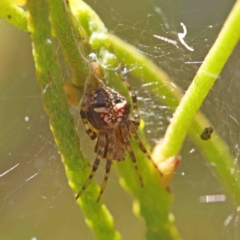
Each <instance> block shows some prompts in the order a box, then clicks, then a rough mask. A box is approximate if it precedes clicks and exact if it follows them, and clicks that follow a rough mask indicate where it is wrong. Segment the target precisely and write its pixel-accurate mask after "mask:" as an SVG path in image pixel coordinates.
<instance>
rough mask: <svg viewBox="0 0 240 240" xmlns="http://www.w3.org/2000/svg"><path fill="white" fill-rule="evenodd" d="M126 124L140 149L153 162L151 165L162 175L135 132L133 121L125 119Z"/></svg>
mask: <svg viewBox="0 0 240 240" xmlns="http://www.w3.org/2000/svg"><path fill="white" fill-rule="evenodd" d="M127 124H128V128H129V131H130V132H131V133H132V134H133V136H134V138H135V139H136V141H137V143H138V145H139V147H140V149H141V151H142V152H143V153H144V154H145V156H146V157H147V158H148V159H149V160H150V162H151V163H152V164H153V166H154V167H155V169H156V171H157V172H158V173H159V174H160V176H163V174H162V172H161V171H160V169H159V168H158V166H157V164H156V163H155V162H154V161H153V159H152V157H151V156H150V154H149V153H148V151H147V149H146V148H145V147H144V145H143V143H142V141H141V139H140V138H139V136H138V134H137V130H136V128H135V125H134V122H133V121H131V120H130V121H127Z"/></svg>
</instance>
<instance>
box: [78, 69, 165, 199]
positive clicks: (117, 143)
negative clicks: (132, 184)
mask: <svg viewBox="0 0 240 240" xmlns="http://www.w3.org/2000/svg"><path fill="white" fill-rule="evenodd" d="M118 73H119V75H120V77H121V78H122V80H123V82H124V83H125V84H126V86H127V88H128V90H129V92H130V94H131V98H132V101H133V110H134V120H133V119H131V117H130V103H129V102H128V101H127V99H126V98H125V97H123V96H122V95H120V94H119V93H118V92H116V91H114V90H113V89H111V88H109V87H101V88H97V89H95V90H94V91H93V92H90V91H89V89H90V85H88V86H87V88H86V92H85V95H84V97H83V103H82V108H81V112H80V115H81V118H82V120H83V123H84V126H85V128H86V132H87V134H88V135H89V136H90V138H91V139H92V140H94V139H96V138H97V143H96V146H95V149H94V151H95V152H96V154H97V156H96V159H95V161H94V164H93V167H92V171H91V173H90V175H89V178H88V179H87V181H86V183H85V184H84V186H83V187H82V190H81V191H80V192H79V193H78V195H77V196H76V199H77V198H79V197H80V195H81V194H82V193H83V192H84V190H85V189H86V187H87V186H88V184H89V183H90V181H91V179H92V178H93V175H94V173H95V172H96V170H97V168H98V166H99V163H100V161H102V160H103V161H106V173H105V178H104V181H103V184H102V187H101V191H100V194H99V196H98V199H97V201H99V199H100V198H101V195H102V193H103V191H104V189H105V186H106V183H107V180H108V176H109V173H110V169H111V165H112V161H113V160H117V161H122V160H124V159H125V153H126V151H127V152H128V153H129V155H130V157H131V159H132V162H133V164H134V167H135V169H136V172H137V174H138V178H139V180H140V183H141V186H143V181H142V177H141V174H140V172H139V169H138V165H137V161H136V157H135V154H134V152H133V149H132V146H131V143H130V139H131V135H132V136H134V138H135V139H136V140H137V143H138V145H139V147H140V149H141V151H142V152H143V153H144V154H145V155H146V156H147V157H148V159H149V160H150V161H151V163H152V164H153V165H154V167H155V168H156V170H157V171H158V172H159V174H161V172H160V170H159V169H158V167H157V165H156V164H155V163H154V161H153V160H152V158H151V157H150V155H149V154H148V152H147V150H146V148H145V147H144V145H143V144H142V142H141V140H140V138H139V137H138V134H137V129H138V126H139V123H140V116H139V113H138V106H137V96H136V94H135V92H134V91H133V90H132V89H131V86H130V85H129V83H128V82H127V80H126V78H125V76H124V75H123V74H122V73H121V72H120V71H119V72H118Z"/></svg>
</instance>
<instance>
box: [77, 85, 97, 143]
mask: <svg viewBox="0 0 240 240" xmlns="http://www.w3.org/2000/svg"><path fill="white" fill-rule="evenodd" d="M89 88H90V84H87V87H86V92H85V93H84V98H83V103H82V107H81V111H80V115H81V118H82V121H83V124H84V127H85V129H86V132H87V134H88V136H89V137H90V138H91V139H92V140H94V139H96V138H97V133H96V132H95V131H93V130H92V129H91V128H90V126H89V124H88V121H87V117H86V110H87V96H88V92H89Z"/></svg>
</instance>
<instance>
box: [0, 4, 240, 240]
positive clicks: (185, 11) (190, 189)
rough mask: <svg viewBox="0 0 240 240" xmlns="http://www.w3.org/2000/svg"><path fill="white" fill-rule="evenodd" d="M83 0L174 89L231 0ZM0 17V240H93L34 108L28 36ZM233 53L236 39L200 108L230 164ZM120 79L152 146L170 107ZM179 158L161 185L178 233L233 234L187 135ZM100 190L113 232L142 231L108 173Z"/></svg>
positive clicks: (140, 234)
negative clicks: (167, 184) (166, 187)
mask: <svg viewBox="0 0 240 240" xmlns="http://www.w3.org/2000/svg"><path fill="white" fill-rule="evenodd" d="M87 2H88V3H89V4H90V5H91V6H92V7H93V9H94V10H95V11H96V12H97V13H98V14H99V15H100V17H101V18H102V20H103V22H104V23H105V24H106V26H107V27H108V29H109V30H110V31H111V32H113V33H114V34H116V35H118V36H120V37H121V38H122V39H124V40H125V41H127V42H129V43H131V44H132V45H134V46H136V48H138V49H139V50H140V51H141V52H142V53H144V54H145V55H146V56H148V57H149V58H150V59H151V60H152V61H153V62H155V63H156V64H157V65H158V66H160V67H161V68H162V69H163V70H164V71H166V72H167V73H168V74H169V76H170V77H171V78H172V79H173V81H174V82H175V83H176V84H177V85H178V86H179V87H180V88H181V89H182V91H183V92H184V91H186V89H187V88H188V86H189V84H190V83H191V81H192V79H193V77H194V75H195V73H196V71H197V69H198V68H199V66H200V65H201V62H202V61H203V59H204V58H205V56H206V54H207V52H208V51H209V49H210V48H211V46H212V44H213V42H214V41H215V39H216V37H217V34H218V33H219V31H220V29H221V27H222V24H223V22H224V21H225V19H226V17H227V15H228V13H229V12H230V10H231V8H232V6H233V4H234V2H235V1H230V0H229V1H225V0H210V1H207V0H202V1H197V0H189V1H184V2H183V1H181V2H180V1H179V2H176V1H156V0H155V1H154V0H151V1H144V0H138V1H131V0H125V1H115V2H113V1H110V0H107V1H101V3H100V1H96V0H95V1H94V0H92V1H87ZM181 23H183V24H182V25H181ZM0 24H1V29H2V31H1V41H0V52H1V56H0V61H1V64H0V68H1V73H2V76H1V88H0V93H1V95H0V112H1V118H0V127H1V129H0V138H1V139H0V186H1V191H0V239H4V240H12V239H51V240H54V239H63V240H64V239H76V238H80V239H81V237H82V236H84V239H94V238H93V236H92V233H91V232H90V231H89V229H88V228H87V227H86V225H85V223H84V217H83V215H82V213H81V211H80V210H79V207H78V206H77V205H76V202H75V199H74V197H73V193H72V191H71V189H70V188H69V186H68V182H67V178H66V176H65V171H64V168H63V164H62V163H61V160H60V155H59V153H58V149H57V147H56V145H55V143H54V140H53V137H52V133H51V132H50V130H49V123H48V117H47V116H46V114H45V113H44V111H43V109H42V100H41V97H40V90H39V88H38V86H37V84H36V79H35V73H34V64H33V61H32V55H31V43H30V41H29V36H28V35H27V34H24V33H22V32H20V31H18V30H16V29H15V28H13V27H11V26H9V25H8V24H6V23H4V22H2V21H1V22H0ZM184 27H186V30H187V33H186V36H185V37H184V38H182V39H183V41H182V42H181V37H182V35H179V33H180V34H181V33H183V32H184ZM154 35H157V37H154ZM191 48H192V49H193V50H194V51H191ZM239 51H240V49H239V46H238V47H237V49H236V50H235V52H234V54H233V55H232V56H231V58H230V60H229V62H228V63H227V65H226V66H225V68H224V71H223V72H222V74H221V75H220V76H219V77H218V80H217V82H216V83H215V85H214V87H213V89H212V90H211V91H210V93H209V95H208V97H207V99H206V100H205V102H204V104H203V106H202V108H201V111H202V112H203V113H204V114H205V116H206V117H207V118H208V119H209V120H210V121H211V122H212V123H213V126H212V127H213V128H214V129H215V130H216V131H218V132H219V133H220V135H221V137H222V138H223V139H224V140H225V141H226V143H227V144H228V146H229V147H230V150H231V152H232V155H233V157H234V158H235V163H236V164H238V162H239V154H240V150H239V149H240V148H239V121H240V120H239V119H240V118H239V117H240V112H239V109H238V105H239V104H238V102H239V99H238V96H239V90H240V89H239V88H240V86H239V78H240V70H239V64H240V60H239V54H240V53H239ZM128 70H129V71H131V69H128ZM129 81H130V82H131V85H132V86H133V88H134V90H135V91H136V92H137V94H138V100H139V108H140V113H141V117H142V118H143V119H144V121H145V125H146V126H145V134H146V136H147V138H148V141H149V143H150V144H151V145H152V146H154V144H155V143H156V142H157V141H158V140H159V138H161V137H163V136H164V132H165V130H166V127H167V125H168V124H169V121H170V118H171V116H172V110H171V109H169V108H168V106H165V105H164V104H163V103H161V102H159V100H158V99H157V98H156V97H154V93H153V92H151V91H149V85H148V84H144V83H143V82H142V83H141V82H135V81H134V79H131V78H130V79H129ZM151 84H155V83H154V82H152V83H151ZM157 87H159V86H157V85H156V90H157ZM162 97H164V96H162ZM76 115H77V118H76V125H77V126H78V125H79V126H78V127H79V128H80V129H81V128H82V124H81V123H80V121H78V120H79V118H78V114H76ZM206 127H207V126H206ZM81 142H82V143H83V144H84V145H83V146H82V148H83V149H85V151H84V153H85V155H86V156H87V157H88V158H89V159H92V162H93V160H94V154H93V145H92V143H91V140H89V138H88V136H87V135H84V136H83V137H82V139H81ZM181 156H182V158H183V161H182V162H181V165H180V166H179V168H178V169H177V170H176V173H175V177H174V179H173V182H172V184H171V187H172V192H173V194H174V203H173V206H172V212H173V213H174V215H175V218H176V225H177V227H178V230H179V231H180V234H181V236H182V237H183V239H185V240H192V239H204V240H208V239H209V240H210V239H211V240H212V239H221V240H227V239H231V240H238V239H240V233H239V227H240V222H239V210H240V209H239V208H238V207H237V206H235V205H234V204H233V202H232V200H231V199H232V198H231V196H229V195H227V193H226V191H225V189H224V187H223V185H222V184H220V183H219V182H218V180H217V178H216V176H215V173H214V172H213V171H212V170H211V168H210V166H209V164H208V163H206V161H205V160H204V158H203V157H202V155H201V154H200V151H199V150H198V149H197V148H196V146H195V145H194V144H193V143H192V142H191V141H190V140H189V139H187V140H186V142H185V144H184V146H183V149H182V151H181ZM103 174H104V166H101V167H100V169H99V170H98V172H97V176H96V180H98V177H100V179H101V180H102V176H103ZM103 198H104V201H105V202H106V204H107V206H108V207H109V209H110V210H111V213H112V215H113V217H114V219H115V223H116V228H117V229H118V230H119V231H120V232H121V234H122V235H123V239H133V238H134V239H139V240H141V239H144V236H145V231H146V229H145V226H144V223H143V222H140V221H137V220H136V218H135V216H134V215H133V213H132V199H131V197H130V196H128V195H126V194H125V193H124V191H123V190H122V189H121V188H120V187H119V184H118V178H117V177H116V176H115V173H114V171H112V172H111V176H110V178H109V181H108V186H107V189H106V192H105V194H104V196H103ZM119 199H121V204H119ZM49 226H51V228H50V227H49Z"/></svg>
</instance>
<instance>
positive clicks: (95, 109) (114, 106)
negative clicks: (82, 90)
mask: <svg viewBox="0 0 240 240" xmlns="http://www.w3.org/2000/svg"><path fill="white" fill-rule="evenodd" d="M129 113H130V103H129V102H128V101H127V99H126V98H125V97H123V96H122V95H120V94H119V93H118V92H116V91H114V90H113V89H111V88H108V87H101V88H97V89H95V90H94V91H93V92H92V93H91V94H89V95H88V101H87V106H86V118H87V120H88V122H89V123H90V124H91V125H92V126H93V127H94V128H96V129H98V130H102V129H104V128H106V129H108V128H109V127H113V128H117V127H118V126H119V124H120V123H121V122H124V121H126V120H128V118H129Z"/></svg>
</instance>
